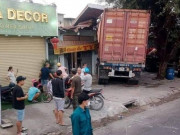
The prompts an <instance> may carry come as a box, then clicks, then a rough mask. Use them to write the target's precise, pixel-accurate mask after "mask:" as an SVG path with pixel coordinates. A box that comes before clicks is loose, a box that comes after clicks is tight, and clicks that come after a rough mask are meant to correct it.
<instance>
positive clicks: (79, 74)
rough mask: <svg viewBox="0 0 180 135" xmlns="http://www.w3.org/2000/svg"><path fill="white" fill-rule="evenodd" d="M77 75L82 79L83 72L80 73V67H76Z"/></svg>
mask: <svg viewBox="0 0 180 135" xmlns="http://www.w3.org/2000/svg"><path fill="white" fill-rule="evenodd" d="M77 75H78V76H79V77H80V78H81V79H82V78H83V76H84V74H82V69H81V68H78V69H77Z"/></svg>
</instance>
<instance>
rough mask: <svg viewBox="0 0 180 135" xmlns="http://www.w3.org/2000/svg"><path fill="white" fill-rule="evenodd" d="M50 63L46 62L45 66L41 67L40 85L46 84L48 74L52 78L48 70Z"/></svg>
mask: <svg viewBox="0 0 180 135" xmlns="http://www.w3.org/2000/svg"><path fill="white" fill-rule="evenodd" d="M49 67H50V64H49V63H48V62H46V64H45V67H43V68H41V73H40V78H41V85H42V86H43V89H44V86H47V83H48V79H49V76H50V77H51V78H52V79H53V78H54V77H53V75H52V74H51V73H50V70H49Z"/></svg>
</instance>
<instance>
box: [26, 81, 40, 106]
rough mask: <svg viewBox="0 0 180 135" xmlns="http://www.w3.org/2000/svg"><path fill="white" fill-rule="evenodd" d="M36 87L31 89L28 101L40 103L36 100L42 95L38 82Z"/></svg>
mask: <svg viewBox="0 0 180 135" xmlns="http://www.w3.org/2000/svg"><path fill="white" fill-rule="evenodd" d="M33 85H34V87H31V88H29V91H28V101H30V102H33V103H37V102H38V101H37V100H36V99H37V98H38V97H39V95H40V90H39V89H38V88H37V86H38V82H34V84H33Z"/></svg>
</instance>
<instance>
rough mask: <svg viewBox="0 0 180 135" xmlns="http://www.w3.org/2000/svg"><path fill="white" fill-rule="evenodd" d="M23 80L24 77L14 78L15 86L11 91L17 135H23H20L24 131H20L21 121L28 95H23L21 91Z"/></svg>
mask: <svg viewBox="0 0 180 135" xmlns="http://www.w3.org/2000/svg"><path fill="white" fill-rule="evenodd" d="M24 80H26V77H23V76H18V77H17V78H16V81H17V85H16V86H15V87H14V90H13V108H14V109H16V112H17V122H16V126H17V135H24V134H25V133H22V131H23V130H24V129H22V121H23V120H24V114H25V111H24V109H25V104H24V101H25V99H27V98H28V94H27V95H24V92H23V90H22V88H21V87H22V86H23V85H24Z"/></svg>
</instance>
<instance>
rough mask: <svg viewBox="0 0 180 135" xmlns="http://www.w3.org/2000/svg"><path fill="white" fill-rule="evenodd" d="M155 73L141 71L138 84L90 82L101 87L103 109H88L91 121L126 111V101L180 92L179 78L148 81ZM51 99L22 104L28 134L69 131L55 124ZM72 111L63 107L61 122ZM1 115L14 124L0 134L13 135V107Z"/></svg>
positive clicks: (142, 102) (143, 101) (141, 102)
mask: <svg viewBox="0 0 180 135" xmlns="http://www.w3.org/2000/svg"><path fill="white" fill-rule="evenodd" d="M154 77H155V74H151V73H143V75H142V78H141V81H140V84H139V85H138V86H128V85H127V84H125V83H119V81H114V82H113V81H112V82H110V84H109V85H97V84H96V85H94V86H93V87H94V88H103V90H104V92H103V95H104V97H105V98H106V99H105V100H104V102H105V104H104V108H103V109H102V110H100V111H91V116H92V121H101V119H102V118H105V117H108V116H114V115H116V114H119V113H121V112H124V111H127V108H125V107H124V106H123V104H124V103H126V102H128V101H130V100H134V99H135V100H137V103H138V104H139V105H146V104H149V103H151V102H158V101H160V99H161V98H163V97H167V96H169V95H170V94H174V93H176V92H179V91H180V83H179V82H180V78H175V80H173V81H169V80H162V81H158V80H152V78H154ZM53 108H54V102H53V101H52V102H51V103H38V104H33V105H29V106H26V115H25V120H24V123H23V126H25V127H27V128H28V129H29V130H28V134H29V135H45V134H47V133H50V132H64V133H65V134H68V132H71V126H67V127H62V126H59V125H57V124H56V123H55V118H54V115H53V112H52V110H53ZM71 113H72V107H71V108H70V109H67V110H65V115H64V117H65V118H64V121H65V123H67V124H69V125H71V122H70V119H69V116H70V115H71ZM2 118H8V119H10V120H11V121H13V124H14V126H13V127H12V128H8V129H1V128H0V133H1V135H15V133H16V126H15V121H16V114H15V111H14V110H6V111H3V112H2Z"/></svg>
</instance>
